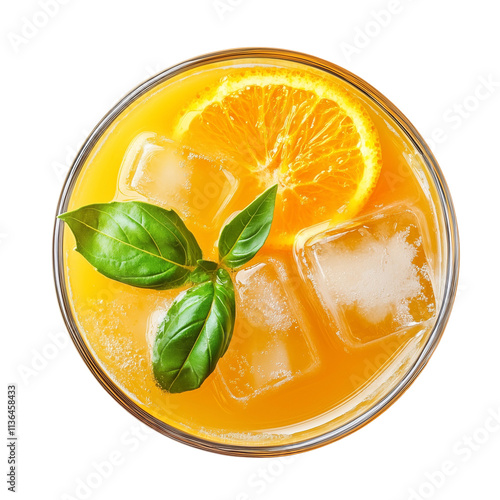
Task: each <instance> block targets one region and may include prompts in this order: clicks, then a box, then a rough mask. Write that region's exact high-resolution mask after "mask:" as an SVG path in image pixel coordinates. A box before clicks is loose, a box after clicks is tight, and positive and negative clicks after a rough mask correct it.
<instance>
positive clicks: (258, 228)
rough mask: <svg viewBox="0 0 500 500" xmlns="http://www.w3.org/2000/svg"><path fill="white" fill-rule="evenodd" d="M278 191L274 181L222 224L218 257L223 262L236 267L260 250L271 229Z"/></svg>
mask: <svg viewBox="0 0 500 500" xmlns="http://www.w3.org/2000/svg"><path fill="white" fill-rule="evenodd" d="M277 191H278V185H277V184H276V185H274V186H272V187H271V188H269V189H268V190H267V191H265V192H264V193H262V194H261V195H260V196H258V197H257V198H256V199H255V200H254V201H253V202H252V203H250V205H248V207H246V208H245V209H244V210H242V211H241V212H240V213H239V214H238V215H237V216H236V217H235V218H234V219H233V220H231V222H229V223H228V224H226V225H225V226H224V228H223V229H222V231H221V234H220V238H219V259H220V261H221V262H222V263H224V264H226V265H227V266H228V267H230V268H231V269H236V268H238V267H241V266H242V265H243V264H246V263H247V262H248V261H249V260H250V259H252V258H253V257H254V255H255V254H256V253H257V252H258V251H259V250H260V248H261V247H262V245H263V244H264V242H265V241H266V239H267V237H268V235H269V231H270V230H271V223H272V221H273V212H274V204H275V201H276V193H277Z"/></svg>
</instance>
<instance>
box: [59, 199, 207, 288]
mask: <svg viewBox="0 0 500 500" xmlns="http://www.w3.org/2000/svg"><path fill="white" fill-rule="evenodd" d="M59 218H60V219H62V220H63V221H64V222H66V223H67V224H68V226H69V227H70V229H71V231H72V232H73V234H74V235H75V239H76V250H77V251H78V252H80V253H81V254H82V255H83V256H84V257H85V258H86V259H87V260H88V261H89V262H90V263H91V264H92V265H93V266H94V267H95V268H96V269H97V271H99V272H100V273H101V274H103V275H104V276H107V277H108V278H111V279H114V280H116V281H120V282H122V283H126V284H128V285H133V286H136V287H142V288H156V289H167V288H175V287H177V286H180V285H182V284H183V283H184V282H185V281H186V280H187V279H188V278H189V275H190V273H191V271H192V270H193V269H194V266H195V265H196V261H197V260H199V259H201V256H202V254H201V250H200V247H199V246H198V243H197V242H196V239H195V237H194V236H193V234H192V233H191V232H190V231H189V230H188V229H187V228H186V226H185V225H184V223H183V222H182V219H181V218H180V217H179V216H178V215H177V214H176V213H175V212H174V211H173V210H165V209H163V208H161V207H157V206H155V205H150V204H149V203H143V202H138V201H130V202H112V203H97V204H94V205H88V206H85V207H82V208H79V209H78V210H74V211H72V212H66V213H65V214H62V215H60V216H59Z"/></svg>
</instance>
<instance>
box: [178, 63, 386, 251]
mask: <svg viewBox="0 0 500 500" xmlns="http://www.w3.org/2000/svg"><path fill="white" fill-rule="evenodd" d="M174 135H175V137H176V138H177V139H179V140H182V141H183V142H187V143H188V144H196V147H197V149H198V150H200V148H202V149H203V151H204V152H206V153H209V154H210V153H212V154H213V153H214V152H217V153H220V154H222V155H223V156H225V157H228V158H230V159H231V160H233V161H232V164H234V165H235V166H237V168H236V169H237V170H238V169H239V170H240V172H235V175H236V176H240V177H241V176H242V175H244V174H245V172H246V173H251V174H252V175H253V176H254V177H255V178H257V179H258V181H259V184H260V187H261V189H262V190H264V189H265V188H267V187H269V186H270V185H272V184H274V183H278V184H279V191H278V198H277V203H276V208H275V215H274V217H275V219H274V222H273V231H272V232H271V235H270V238H271V239H273V238H274V240H275V242H276V241H279V242H280V245H281V246H286V245H289V244H291V243H293V239H294V236H295V234H296V233H297V232H298V231H300V230H301V229H303V228H306V227H309V226H313V225H316V224H320V223H326V224H329V225H332V224H335V223H338V222H341V221H344V220H347V219H349V218H351V217H353V216H354V215H355V214H356V213H357V212H359V210H360V209H361V208H362V207H363V205H364V204H365V203H366V201H367V199H368V197H369V196H370V194H371V192H372V190H373V188H374V186H375V184H376V182H377V179H378V177H379V173H380V168H381V163H382V160H381V152H380V145H379V140H378V135H377V132H376V129H375V127H374V125H373V123H372V121H371V119H370V117H369V116H368V113H367V112H366V111H365V109H364V108H363V107H362V106H361V105H360V104H359V103H358V101H357V100H356V99H355V97H353V96H352V95H351V94H349V93H348V92H347V91H346V90H345V89H344V88H342V87H340V86H339V85H337V84H335V83H334V82H332V81H330V80H328V79H325V78H321V77H318V76H315V75H312V74H307V73H303V72H298V71H291V70H281V69H276V68H252V69H243V70H241V71H238V72H237V73H235V74H234V75H230V76H228V77H225V78H224V79H223V80H222V82H221V83H220V85H219V86H217V87H216V88H213V89H207V90H206V91H205V93H204V94H201V95H199V97H198V98H197V99H196V100H195V101H193V102H191V103H190V104H189V105H188V106H187V108H186V109H184V110H183V114H182V117H181V119H180V120H179V122H178V124H177V126H176V129H175V131H174Z"/></svg>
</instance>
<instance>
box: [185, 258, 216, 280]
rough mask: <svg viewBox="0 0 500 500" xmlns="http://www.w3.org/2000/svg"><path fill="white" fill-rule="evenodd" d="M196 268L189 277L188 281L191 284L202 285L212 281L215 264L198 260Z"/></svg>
mask: <svg viewBox="0 0 500 500" xmlns="http://www.w3.org/2000/svg"><path fill="white" fill-rule="evenodd" d="M197 264H198V267H197V268H196V269H195V270H194V271H193V272H192V273H191V275H190V276H189V281H192V282H193V283H203V282H205V281H209V280H211V279H212V276H213V274H214V271H215V270H216V269H217V266H218V264H217V262H212V261H211V260H203V259H200V260H198V262H197Z"/></svg>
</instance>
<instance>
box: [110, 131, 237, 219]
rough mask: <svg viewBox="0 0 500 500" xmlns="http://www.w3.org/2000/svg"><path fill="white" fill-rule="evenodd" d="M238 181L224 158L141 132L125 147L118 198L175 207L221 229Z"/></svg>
mask: <svg viewBox="0 0 500 500" xmlns="http://www.w3.org/2000/svg"><path fill="white" fill-rule="evenodd" d="M238 184H239V182H238V180H237V179H236V178H235V177H234V176H233V175H232V174H231V172H230V171H229V170H228V169H226V168H224V160H223V159H216V158H209V157H208V156H205V155H200V154H198V153H197V152H196V151H194V150H193V149H191V148H188V147H186V146H182V145H180V144H178V143H176V142H175V141H173V140H171V139H168V138H166V137H162V136H160V135H158V134H155V133H151V132H143V133H141V134H139V135H138V136H137V137H136V138H135V139H134V140H133V141H132V143H131V144H130V146H129V147H128V149H127V151H126V153H125V156H124V158H123V161H122V165H121V168H120V174H119V183H118V186H119V187H118V191H119V192H118V195H119V197H121V198H122V199H130V198H132V199H137V198H138V195H140V196H139V198H141V199H143V200H144V201H148V202H149V203H154V204H158V205H160V206H163V207H164V208H172V209H174V210H175V211H176V212H177V213H178V214H179V215H180V216H181V217H183V218H184V219H185V220H188V219H189V220H190V221H191V222H192V223H193V224H196V225H201V226H203V227H214V226H220V225H221V224H222V223H223V222H224V219H225V218H226V217H227V214H226V213H225V208H226V206H227V205H228V203H229V202H230V200H231V199H232V197H233V195H234V193H235V192H236V190H237V188H238Z"/></svg>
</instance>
